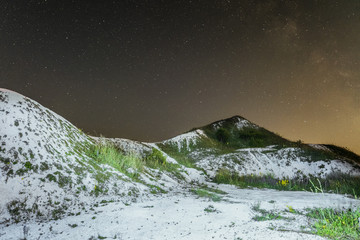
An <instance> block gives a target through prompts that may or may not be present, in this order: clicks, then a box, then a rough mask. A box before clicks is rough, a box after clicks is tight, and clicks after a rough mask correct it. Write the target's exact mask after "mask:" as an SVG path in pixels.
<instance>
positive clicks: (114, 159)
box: [86, 141, 144, 178]
mask: <svg viewBox="0 0 360 240" xmlns="http://www.w3.org/2000/svg"><path fill="white" fill-rule="evenodd" d="M86 155H87V156H89V157H91V158H92V159H94V160H95V161H96V162H97V163H99V164H107V165H109V166H111V167H113V168H115V169H116V170H118V171H119V172H122V173H124V174H126V175H127V176H129V177H130V178H135V177H137V176H138V174H139V172H142V171H143V168H144V161H143V160H142V158H141V157H139V156H137V155H136V154H123V153H122V152H121V151H120V150H119V149H118V148H116V147H115V146H114V145H113V144H111V143H109V142H105V141H101V142H99V143H97V144H93V145H90V146H89V147H88V148H87V151H86ZM130 169H132V170H130Z"/></svg>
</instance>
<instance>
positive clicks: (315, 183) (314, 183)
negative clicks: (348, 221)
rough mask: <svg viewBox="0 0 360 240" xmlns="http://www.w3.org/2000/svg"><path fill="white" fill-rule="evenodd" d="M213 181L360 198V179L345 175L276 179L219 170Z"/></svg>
mask: <svg viewBox="0 0 360 240" xmlns="http://www.w3.org/2000/svg"><path fill="white" fill-rule="evenodd" d="M213 181H214V182H215V183H224V184H231V185H236V186H238V187H240V188H247V187H257V188H270V189H277V190H286V191H304V190H305V191H314V190H315V191H316V190H318V189H321V190H322V191H324V192H332V193H338V194H349V195H352V196H354V197H356V196H360V189H359V187H358V186H360V177H356V176H350V175H348V174H343V173H334V174H330V175H328V176H327V177H326V178H315V177H308V178H305V177H303V178H293V179H276V178H274V177H273V176H272V175H260V176H256V175H252V174H251V175H243V176H240V175H238V174H237V173H234V172H231V171H230V170H228V169H226V168H222V169H219V170H218V171H217V174H216V175H215V177H214V179H213Z"/></svg>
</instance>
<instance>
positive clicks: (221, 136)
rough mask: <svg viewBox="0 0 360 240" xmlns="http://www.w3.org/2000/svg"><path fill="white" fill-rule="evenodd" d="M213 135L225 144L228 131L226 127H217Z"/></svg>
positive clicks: (228, 136) (227, 138) (228, 135)
mask: <svg viewBox="0 0 360 240" xmlns="http://www.w3.org/2000/svg"><path fill="white" fill-rule="evenodd" d="M215 137H216V139H217V140H218V141H219V142H222V143H225V144H227V143H228V141H229V139H230V132H229V131H228V130H227V129H226V128H219V129H218V130H217V131H216V132H215Z"/></svg>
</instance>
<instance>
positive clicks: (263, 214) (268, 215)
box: [251, 203, 284, 221]
mask: <svg viewBox="0 0 360 240" xmlns="http://www.w3.org/2000/svg"><path fill="white" fill-rule="evenodd" d="M251 210H252V211H254V212H257V213H260V215H255V216H254V217H253V218H252V219H253V220H255V221H268V220H276V219H284V217H283V216H281V215H280V214H279V213H276V212H274V211H267V210H265V209H262V208H260V203H257V204H255V205H253V206H252V207H251Z"/></svg>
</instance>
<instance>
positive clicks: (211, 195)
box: [191, 188, 221, 202]
mask: <svg viewBox="0 0 360 240" xmlns="http://www.w3.org/2000/svg"><path fill="white" fill-rule="evenodd" d="M191 191H192V192H193V193H195V194H196V195H198V196H199V197H203V198H209V199H211V200H212V201H214V202H219V201H221V197H220V196H219V195H217V194H215V193H212V192H208V191H206V190H204V189H201V188H199V189H191Z"/></svg>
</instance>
